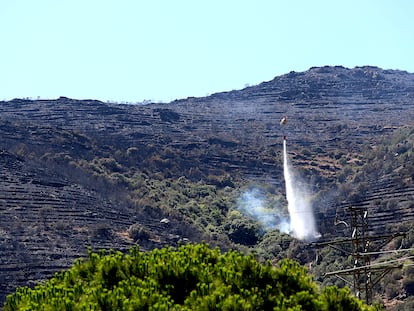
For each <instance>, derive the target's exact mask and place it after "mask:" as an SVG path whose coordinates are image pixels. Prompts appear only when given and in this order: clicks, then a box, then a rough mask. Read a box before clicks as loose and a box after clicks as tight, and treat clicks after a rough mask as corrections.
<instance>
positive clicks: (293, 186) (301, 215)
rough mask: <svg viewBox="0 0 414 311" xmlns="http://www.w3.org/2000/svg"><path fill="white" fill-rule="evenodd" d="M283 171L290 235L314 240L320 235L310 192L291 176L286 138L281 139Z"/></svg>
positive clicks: (300, 238)
mask: <svg viewBox="0 0 414 311" xmlns="http://www.w3.org/2000/svg"><path fill="white" fill-rule="evenodd" d="M283 173H284V177H285V184H286V199H287V201H288V210H289V215H290V229H291V231H292V235H293V236H294V237H295V238H297V239H299V240H305V241H314V240H316V239H318V238H319V237H320V234H319V232H318V230H317V229H316V223H315V218H314V215H313V208H312V204H311V201H310V193H309V192H308V191H307V189H306V187H305V186H304V185H303V183H299V182H298V181H297V180H295V179H294V178H293V175H292V169H291V167H290V163H289V161H288V156H287V148H286V140H283Z"/></svg>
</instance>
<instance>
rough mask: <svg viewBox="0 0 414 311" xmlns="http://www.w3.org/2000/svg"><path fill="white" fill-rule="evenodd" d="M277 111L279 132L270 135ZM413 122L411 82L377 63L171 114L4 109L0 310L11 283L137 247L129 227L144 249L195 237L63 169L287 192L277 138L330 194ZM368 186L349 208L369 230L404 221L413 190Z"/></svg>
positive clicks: (81, 105) (135, 109) (99, 106)
mask: <svg viewBox="0 0 414 311" xmlns="http://www.w3.org/2000/svg"><path fill="white" fill-rule="evenodd" d="M283 115H287V117H288V124H287V125H286V127H285V128H281V127H280V126H279V120H280V118H281V117H282V116H283ZM413 120H414V74H411V73H407V72H403V71H392V70H382V69H379V68H376V67H360V68H354V69H347V68H343V67H322V68H311V69H310V70H308V71H306V72H301V73H296V72H291V73H289V74H286V75H283V76H280V77H276V78H275V79H273V80H272V81H268V82H263V83H261V84H259V85H257V86H252V87H248V88H245V89H243V90H236V91H231V92H224V93H217V94H213V95H211V96H209V97H205V98H187V99H182V100H177V101H174V102H171V103H168V104H160V103H157V104H146V105H118V104H111V103H103V102H99V101H94V100H82V101H81V100H73V99H69V98H65V97H61V98H59V99H57V100H33V101H32V100H22V99H15V100H12V101H8V102H1V103H0V137H1V141H0V165H1V167H0V173H1V179H0V189H1V191H0V262H1V265H0V301H1V300H2V298H3V297H4V295H5V293H6V292H8V291H10V290H11V289H13V288H14V287H15V286H17V285H22V284H28V283H30V282H31V281H34V280H38V279H42V278H45V277H48V276H50V275H51V274H52V273H53V272H54V271H56V270H59V269H61V268H63V267H67V266H69V265H70V264H71V263H72V261H73V259H74V258H75V257H77V256H81V255H82V254H85V253H86V246H87V245H94V247H95V248H115V249H124V248H127V247H128V246H129V245H131V243H133V241H131V239H130V238H129V237H128V235H127V234H126V231H127V230H128V228H129V227H130V226H131V225H133V224H136V223H139V224H141V225H143V226H145V227H146V228H148V230H150V231H151V232H154V235H156V236H157V239H158V240H157V242H151V241H146V243H147V244H145V243H144V244H143V247H147V248H151V247H155V246H157V245H162V244H164V243H171V244H174V243H176V241H177V235H179V236H180V237H187V235H189V234H188V233H193V234H192V235H191V238H192V240H194V241H197V240H201V239H202V238H203V236H202V235H201V234H199V233H197V232H195V231H194V230H193V228H192V227H191V226H189V225H188V224H183V223H181V222H180V220H179V219H174V218H171V217H170V216H171V215H168V216H169V218H171V219H170V220H171V223H170V225H169V226H168V227H166V226H164V224H161V223H160V222H159V221H160V219H162V218H163V217H164V216H166V215H163V214H162V212H161V211H159V210H155V212H153V214H150V213H149V210H148V209H145V208H139V209H137V208H136V206H133V205H131V203H130V202H129V201H128V200H126V199H125V198H126V197H127V196H128V191H129V189H128V187H127V186H122V185H120V184H118V185H117V186H116V187H114V186H113V185H111V184H108V183H106V182H105V181H104V180H101V179H99V178H98V177H96V176H94V175H93V174H92V173H91V172H90V171H88V172H86V171H83V170H82V166H76V169H75V166H73V165H72V164H73V163H77V164H79V163H83V162H88V163H90V162H93V161H94V160H96V159H106V160H108V161H107V162H105V165H107V166H108V167H110V169H111V170H113V171H115V172H116V170H124V171H123V173H125V172H131V174H134V173H135V172H139V171H143V172H145V173H146V174H158V175H159V176H161V177H170V178H179V177H180V176H183V175H184V176H186V177H187V178H189V179H191V180H195V181H198V180H201V181H207V180H209V181H211V180H214V177H215V176H224V175H226V174H227V175H230V176H231V177H232V178H233V179H234V180H237V181H262V182H267V183H272V184H273V185H275V186H276V188H278V189H280V192H283V188H284V187H283V179H282V166H281V165H282V161H281V149H282V139H281V138H282V136H283V135H287V138H288V150H289V154H290V157H291V159H292V162H293V165H294V167H295V168H297V169H298V170H300V171H301V173H303V175H304V176H305V177H306V178H307V179H308V180H309V181H310V182H311V183H312V186H313V190H314V191H315V192H318V191H321V190H326V191H327V192H328V193H329V190H330V189H331V188H332V187H333V186H334V185H335V184H336V183H340V182H341V181H339V177H340V175H341V174H342V169H343V166H344V163H346V162H347V163H348V164H350V163H355V169H357V168H358V167H359V166H360V165H359V164H358V163H360V162H361V163H364V159H363V158H361V156H360V151H361V150H362V149H361V148H362V147H363V146H366V145H375V144H377V143H378V141H380V140H381V138H382V137H383V136H384V135H387V134H389V133H392V132H393V131H394V130H395V129H398V128H400V127H402V126H411V127H412V126H413V125H414V124H413ZM109 159H115V160H116V161H115V162H111V161H109ZM355 159H356V161H355V162H353V161H354V160H355ZM114 163H115V164H114ZM116 163H119V164H121V165H120V166H119V167H118V166H117V165H116ZM111 165H112V166H111ZM342 182H345V181H342ZM369 188H370V189H369V191H368V192H366V193H365V196H364V197H361V198H358V200H357V199H355V201H354V202H347V203H346V204H349V203H352V204H354V203H355V204H362V205H363V204H368V205H369V206H370V207H371V206H372V208H373V209H374V210H375V216H373V217H375V218H374V219H373V221H374V222H376V225H377V226H378V228H383V227H385V226H386V225H387V222H388V221H390V220H392V219H393V217H394V218H400V217H404V218H405V219H411V217H413V207H412V204H411V203H410V202H412V195H413V192H412V191H413V181H412V180H409V181H407V182H406V183H405V184H404V185H402V184H401V180H399V179H398V175H393V176H391V178H390V177H389V176H388V177H387V176H383V177H382V178H380V179H378V182H376V183H375V184H372V185H370V187H369ZM389 197H393V198H395V199H396V200H397V203H396V205H395V206H394V207H392V205H390V206H389V208H388V207H384V206H382V205H381V204H377V203H376V201H377V200H384V198H389ZM376 204H377V205H376ZM375 206H377V207H378V208H376V207H375ZM336 207H339V208H340V207H341V202H337V201H336V198H335V196H333V195H330V196H329V198H324V197H323V196H321V197H320V202H318V204H317V209H318V210H317V214H318V215H322V216H329V217H327V218H326V219H328V220H324V219H323V217H322V216H320V218H321V219H319V222H321V223H324V221H325V222H326V223H325V228H330V227H331V223H330V221H331V220H332V217H333V216H334V215H332V214H333V213H334V210H335V208H336ZM375 208H376V209H375ZM387 208H388V209H387ZM372 214H373V215H374V213H372Z"/></svg>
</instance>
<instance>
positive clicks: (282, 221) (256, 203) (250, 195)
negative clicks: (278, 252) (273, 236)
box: [237, 187, 290, 233]
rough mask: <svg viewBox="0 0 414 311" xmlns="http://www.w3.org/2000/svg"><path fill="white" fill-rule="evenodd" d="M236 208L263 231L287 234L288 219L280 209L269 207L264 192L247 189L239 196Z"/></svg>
mask: <svg viewBox="0 0 414 311" xmlns="http://www.w3.org/2000/svg"><path fill="white" fill-rule="evenodd" d="M237 206H238V209H239V210H240V211H241V212H242V213H244V214H247V215H249V216H251V217H253V218H254V219H256V220H257V221H258V222H259V223H260V225H261V226H262V228H263V230H265V231H269V230H273V229H278V230H279V231H281V232H283V233H289V227H290V226H289V217H288V216H287V215H286V213H285V212H283V210H282V209H281V208H277V207H272V206H271V204H270V202H269V198H268V197H267V196H266V193H265V191H263V190H261V189H259V188H257V187H255V188H251V189H248V190H247V191H245V192H244V193H243V194H242V195H241V196H240V198H239V200H238V202H237Z"/></svg>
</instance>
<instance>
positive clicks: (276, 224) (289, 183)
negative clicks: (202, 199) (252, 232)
mask: <svg viewBox="0 0 414 311" xmlns="http://www.w3.org/2000/svg"><path fill="white" fill-rule="evenodd" d="M286 149H287V148H286V140H284V141H283V173H284V178H285V184H286V199H287V202H288V206H287V211H286V209H285V206H283V205H284V204H282V203H279V204H277V203H275V202H272V201H271V200H270V198H269V196H267V195H266V191H264V190H263V189H261V188H259V187H251V188H249V189H248V190H246V191H245V192H243V193H242V195H241V196H240V198H239V199H238V202H237V206H238V209H239V211H241V212H242V213H244V214H245V215H248V216H250V217H253V218H254V219H255V220H257V221H258V222H259V223H260V225H261V226H262V229H263V230H264V231H269V230H274V229H277V230H279V231H280V232H283V233H287V234H290V235H292V236H293V237H295V238H296V239H298V240H304V241H308V242H311V241H314V240H316V239H318V238H319V237H320V234H319V232H318V230H317V228H316V223H315V218H314V215H313V208H312V203H311V201H310V197H311V195H310V192H309V191H308V190H307V187H306V185H305V184H304V183H302V182H301V181H300V180H299V178H297V177H293V174H292V168H291V166H290V163H289V161H288V156H287V150H286Z"/></svg>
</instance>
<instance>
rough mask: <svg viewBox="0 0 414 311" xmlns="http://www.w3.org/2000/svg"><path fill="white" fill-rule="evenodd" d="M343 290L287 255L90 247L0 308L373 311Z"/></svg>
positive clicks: (203, 246) (184, 247) (192, 247)
mask: <svg viewBox="0 0 414 311" xmlns="http://www.w3.org/2000/svg"><path fill="white" fill-rule="evenodd" d="M371 308H372V307H369V306H366V305H364V304H363V302H362V301H360V300H358V299H356V298H354V297H353V296H352V295H351V294H350V292H349V290H348V289H338V288H336V287H329V288H326V289H325V290H323V291H322V290H320V289H319V288H318V286H317V285H316V283H315V282H314V281H313V279H312V277H311V276H310V275H309V274H308V273H307V271H306V269H305V268H304V267H302V266H300V265H299V264H298V263H296V262H294V261H292V260H282V261H281V262H280V263H279V265H278V266H277V267H276V266H272V265H271V264H270V262H268V263H266V264H261V263H259V262H258V261H257V260H256V259H255V258H254V256H252V255H249V256H246V255H243V254H241V253H239V252H236V251H229V252H227V253H221V252H220V250H219V249H218V248H216V249H210V248H209V246H208V245H207V244H187V245H182V246H180V247H179V248H178V249H172V248H170V247H168V248H163V249H154V250H152V251H150V252H141V251H139V249H138V247H134V248H132V249H131V250H130V252H129V253H128V254H122V253H120V252H113V251H112V252H109V253H107V252H105V251H102V252H101V253H93V252H89V254H88V258H87V259H85V260H77V261H76V262H75V264H74V266H73V267H72V268H71V269H70V270H68V271H63V272H60V273H57V274H56V275H55V277H54V278H52V279H50V280H48V281H47V282H45V283H44V284H39V285H37V286H36V287H34V288H32V289H31V288H28V287H23V288H19V289H17V291H16V293H13V294H11V295H9V296H8V297H7V300H6V303H5V305H4V310H5V311H9V310H347V311H349V310H371Z"/></svg>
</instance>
